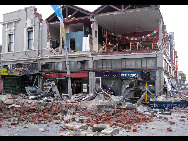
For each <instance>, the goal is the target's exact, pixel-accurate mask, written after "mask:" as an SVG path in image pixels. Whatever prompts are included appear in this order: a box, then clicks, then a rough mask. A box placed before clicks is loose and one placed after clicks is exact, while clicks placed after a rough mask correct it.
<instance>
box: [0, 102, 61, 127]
mask: <svg viewBox="0 0 188 141" xmlns="http://www.w3.org/2000/svg"><path fill="white" fill-rule="evenodd" d="M14 102H15V103H14V104H12V105H6V104H4V103H3V101H0V111H1V112H0V119H1V120H4V119H7V120H8V121H12V120H11V118H14V119H16V120H15V122H11V125H17V124H19V123H24V124H26V123H28V122H32V123H35V124H36V123H37V124H39V123H46V122H51V121H52V120H62V116H61V115H58V113H60V111H61V109H60V104H61V103H60V102H51V103H45V102H43V103H41V102H32V103H28V102H18V101H14Z"/></svg>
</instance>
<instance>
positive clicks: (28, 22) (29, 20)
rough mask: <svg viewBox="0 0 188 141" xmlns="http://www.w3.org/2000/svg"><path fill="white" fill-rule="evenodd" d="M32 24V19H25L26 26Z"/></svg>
mask: <svg viewBox="0 0 188 141" xmlns="http://www.w3.org/2000/svg"><path fill="white" fill-rule="evenodd" d="M32 25H33V20H32V19H27V27H32Z"/></svg>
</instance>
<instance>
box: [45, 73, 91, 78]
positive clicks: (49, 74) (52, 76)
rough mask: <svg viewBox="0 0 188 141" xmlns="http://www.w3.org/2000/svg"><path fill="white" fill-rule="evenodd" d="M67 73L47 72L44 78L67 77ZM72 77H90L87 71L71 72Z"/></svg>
mask: <svg viewBox="0 0 188 141" xmlns="http://www.w3.org/2000/svg"><path fill="white" fill-rule="evenodd" d="M66 75H67V73H46V74H44V78H65V77H66ZM70 75H71V77H72V78H80V77H88V73H87V72H82V73H70Z"/></svg>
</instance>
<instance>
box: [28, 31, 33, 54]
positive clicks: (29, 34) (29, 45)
mask: <svg viewBox="0 0 188 141" xmlns="http://www.w3.org/2000/svg"><path fill="white" fill-rule="evenodd" d="M28 49H29V50H32V49H33V29H29V30H28Z"/></svg>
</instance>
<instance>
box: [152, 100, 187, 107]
mask: <svg viewBox="0 0 188 141" xmlns="http://www.w3.org/2000/svg"><path fill="white" fill-rule="evenodd" d="M187 104H188V103H187V102H186V101H177V102H172V101H149V106H150V107H151V108H153V109H165V108H168V109H173V108H174V107H179V108H182V107H184V108H186V107H187Z"/></svg>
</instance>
